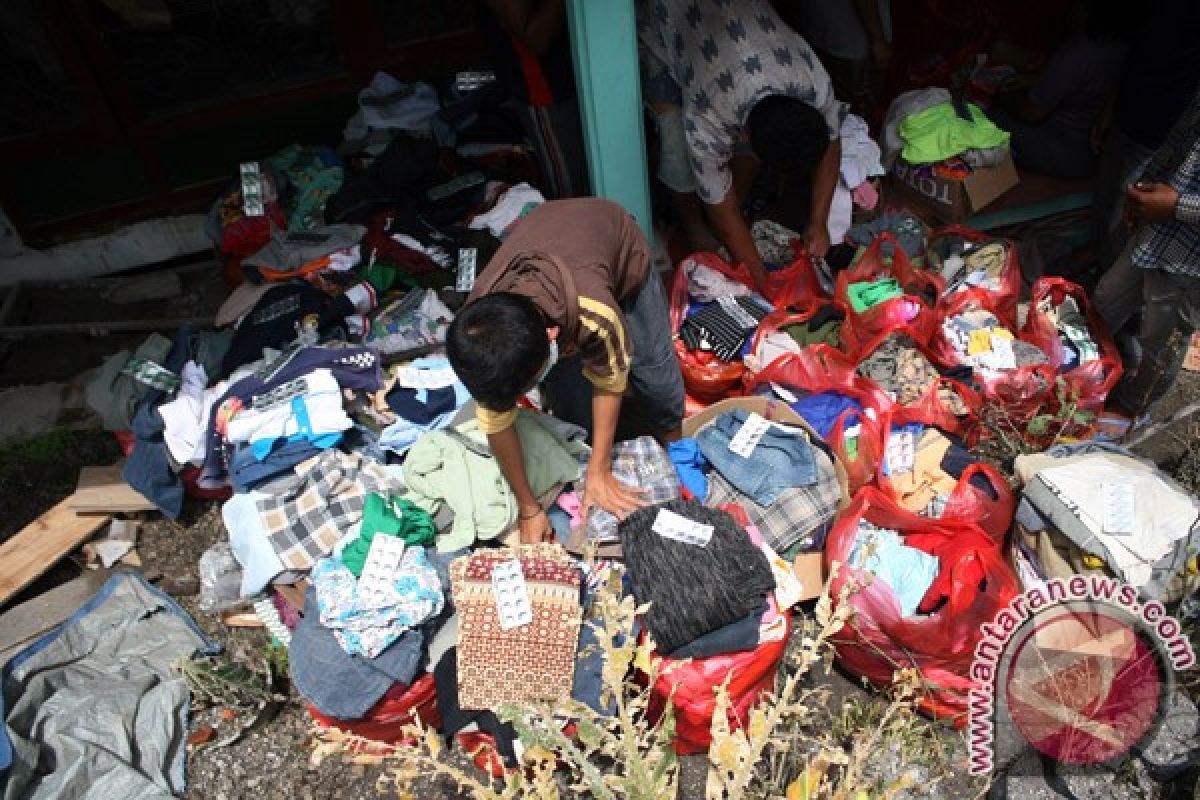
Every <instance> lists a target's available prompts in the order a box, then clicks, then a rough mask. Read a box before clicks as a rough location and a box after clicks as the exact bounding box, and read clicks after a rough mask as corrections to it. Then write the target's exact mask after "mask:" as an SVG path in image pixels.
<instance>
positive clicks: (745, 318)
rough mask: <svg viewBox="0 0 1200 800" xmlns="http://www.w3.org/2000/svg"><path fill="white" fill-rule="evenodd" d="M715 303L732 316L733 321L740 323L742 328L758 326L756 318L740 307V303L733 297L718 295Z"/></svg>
mask: <svg viewBox="0 0 1200 800" xmlns="http://www.w3.org/2000/svg"><path fill="white" fill-rule="evenodd" d="M717 305H719V306H720V307H721V308H722V309H724V311H725V313H726V314H728V315H729V316H731V317H733V321H734V322H736V323H737V324H738V325H741V326H742V327H743V328H757V327H758V320H756V319H755V318H754V316H753V315H752V314H751V313H750V312H749V311H747V310H746V309H744V308H742V306H741V304H739V303H738V301H737V300H735V299H734V298H732V297H718V298H717Z"/></svg>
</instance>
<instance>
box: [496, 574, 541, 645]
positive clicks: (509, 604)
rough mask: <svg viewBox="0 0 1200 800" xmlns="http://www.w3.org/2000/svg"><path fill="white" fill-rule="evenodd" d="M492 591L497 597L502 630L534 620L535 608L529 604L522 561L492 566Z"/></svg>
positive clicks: (497, 611) (497, 612) (517, 626)
mask: <svg viewBox="0 0 1200 800" xmlns="http://www.w3.org/2000/svg"><path fill="white" fill-rule="evenodd" d="M492 593H493V594H494V595H495V597H496V614H497V616H499V618H500V630H502V631H510V630H512V629H513V628H520V627H522V626H524V625H528V624H529V623H531V622H533V609H532V608H530V606H529V592H528V590H527V589H526V588H525V573H523V572H521V562H520V561H517V560H516V559H513V560H512V561H501V562H500V563H499V564H496V565H495V566H494V567H492Z"/></svg>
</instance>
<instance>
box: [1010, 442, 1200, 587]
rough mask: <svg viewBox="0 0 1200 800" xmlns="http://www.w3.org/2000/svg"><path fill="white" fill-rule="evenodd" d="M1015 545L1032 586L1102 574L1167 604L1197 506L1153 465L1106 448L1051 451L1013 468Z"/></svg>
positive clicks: (1196, 531) (1198, 516)
mask: <svg viewBox="0 0 1200 800" xmlns="http://www.w3.org/2000/svg"><path fill="white" fill-rule="evenodd" d="M1014 471H1015V472H1016V475H1017V478H1018V480H1020V481H1021V483H1022V484H1023V489H1022V491H1021V500H1020V503H1019V504H1018V506H1017V514H1016V525H1015V529H1016V532H1017V534H1018V535H1017V536H1016V537H1015V539H1014V543H1015V544H1016V545H1017V548H1018V550H1019V553H1020V554H1021V556H1022V560H1023V561H1024V563H1025V564H1026V565H1027V566H1028V567H1029V568H1030V569H1031V571H1032V575H1033V576H1034V577H1035V579H1036V580H1045V579H1047V578H1057V577H1067V576H1070V575H1074V574H1077V573H1085V574H1086V573H1102V574H1107V575H1112V576H1114V577H1117V578H1120V579H1121V580H1122V581H1124V582H1126V583H1128V584H1130V585H1132V586H1134V587H1137V588H1138V589H1139V590H1140V591H1141V592H1142V594H1143V595H1145V596H1147V597H1152V598H1157V599H1160V600H1163V601H1164V602H1167V601H1171V600H1178V599H1179V598H1180V597H1181V594H1182V584H1181V580H1180V577H1181V574H1182V573H1184V572H1185V568H1186V564H1187V560H1188V559H1189V558H1190V557H1192V555H1193V554H1194V553H1195V552H1196V547H1197V545H1198V544H1200V525H1198V524H1197V523H1198V522H1200V502H1198V501H1197V500H1196V498H1195V496H1194V495H1192V494H1191V493H1190V492H1188V491H1187V490H1185V489H1183V488H1182V487H1180V486H1179V485H1178V484H1176V483H1175V482H1174V481H1172V480H1171V479H1170V478H1169V477H1167V476H1166V475H1165V474H1163V473H1162V471H1161V470H1159V469H1158V468H1157V467H1155V466H1154V464H1152V463H1150V462H1148V461H1145V460H1143V459H1140V458H1136V457H1134V456H1133V455H1132V454H1130V453H1129V452H1128V451H1127V450H1125V449H1124V448H1121V447H1118V446H1116V445H1111V444H1106V443H1103V442H1082V443H1079V444H1061V445H1055V446H1054V447H1051V448H1050V449H1048V450H1046V451H1045V452H1044V453H1039V454H1036V455H1024V456H1020V457H1018V458H1017V460H1016V463H1015V465H1014Z"/></svg>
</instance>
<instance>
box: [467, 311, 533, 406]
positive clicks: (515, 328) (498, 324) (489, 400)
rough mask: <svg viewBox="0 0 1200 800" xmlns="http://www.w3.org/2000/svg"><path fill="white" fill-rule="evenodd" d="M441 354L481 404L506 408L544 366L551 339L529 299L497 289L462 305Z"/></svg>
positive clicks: (524, 390) (529, 384) (527, 387)
mask: <svg viewBox="0 0 1200 800" xmlns="http://www.w3.org/2000/svg"><path fill="white" fill-rule="evenodd" d="M446 355H447V356H449V358H450V365H451V366H452V367H454V373H455V374H456V375H457V376H458V379H459V380H461V381H462V382H463V385H464V386H466V387H467V390H468V391H469V392H470V393H471V396H472V397H474V398H475V400H476V401H477V402H478V403H479V404H480V405H481V406H483V407H484V408H487V409H489V410H491V411H507V410H509V409H510V408H512V407H513V406H514V405H516V402H517V399H518V398H519V397H520V396H521V395H522V394H524V393H525V392H527V391H528V390H529V389H530V387H531V386H532V385H533V382H534V380H535V379H536V378H537V376H538V373H539V372H540V371H541V369H542V367H543V366H544V365H545V364H546V359H547V358H549V357H550V338H549V337H548V336H547V335H546V322H545V320H544V319H543V318H542V315H541V313H540V312H539V311H538V309H537V306H535V305H534V304H533V302H532V301H531V300H530V299H529V298H527V297H524V296H522V295H519V294H512V293H511V292H496V293H495V294H488V295H484V296H483V297H481V298H479V299H478V300H476V301H475V302H473V303H471V304H470V305H468V306H466V307H465V308H463V309H462V311H460V312H459V314H458V316H456V317H455V318H454V321H453V322H452V323H450V329H449V330H448V331H446Z"/></svg>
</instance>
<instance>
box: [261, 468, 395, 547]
mask: <svg viewBox="0 0 1200 800" xmlns="http://www.w3.org/2000/svg"><path fill="white" fill-rule="evenodd" d="M296 472H297V473H298V474H300V475H301V477H302V479H301V481H300V482H299V483H298V484H296V485H295V486H293V487H291V488H289V489H287V490H285V491H283V492H280V493H279V494H276V495H271V496H269V497H266V498H263V499H261V500H259V501H258V504H257V505H258V513H259V516H260V517H261V518H262V522H263V529H264V531H265V533H266V536H267V541H269V542H270V543H271V547H272V548H273V549H274V550H275V552H276V553H278V554H279V560H280V561H281V562H282V563H283V566H284V567H285V568H287V569H301V570H303V569H309V568H311V567H312V566H313V564H314V563H316V561H317V559H319V558H323V557H324V556H327V555H329V553H330V552H332V551H333V546H334V545H335V544H336V543H337V541H338V540H339V539H341V538H342V536H345V535H349V534H352V533H355V532H356V531H357V530H358V529H359V528H360V526H361V525H362V515H363V503H364V500H365V498H366V496H367V495H368V494H369V493H371V492H378V493H380V494H388V493H390V492H395V491H398V490H400V489H401V488H402V482H401V481H400V480H399V479H397V478H395V477H393V475H392V474H391V473H389V472H388V471H387V469H385V468H384V467H383V466H382V465H380V464H379V463H378V462H376V461H372V460H370V459H365V458H363V457H362V456H360V455H358V454H356V453H343V452H341V451H340V450H327V451H325V452H324V453H322V454H321V455H319V456H317V457H316V458H312V459H309V460H308V461H305V462H303V463H301V464H298V465H296Z"/></svg>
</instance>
